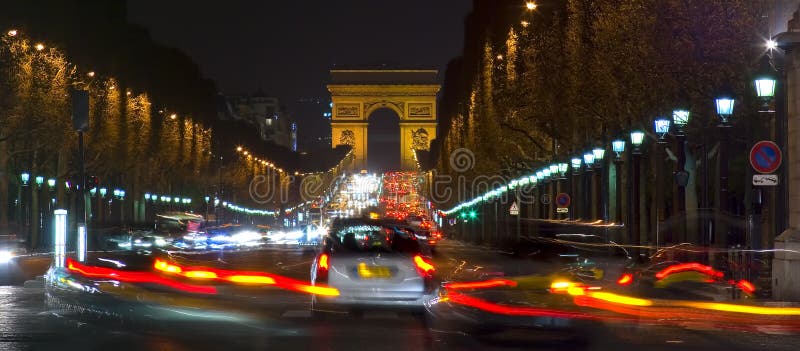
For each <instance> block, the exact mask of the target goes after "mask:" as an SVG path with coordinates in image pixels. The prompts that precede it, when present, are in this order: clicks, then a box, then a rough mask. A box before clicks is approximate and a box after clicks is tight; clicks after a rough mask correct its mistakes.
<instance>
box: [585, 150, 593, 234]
mask: <svg viewBox="0 0 800 351" xmlns="http://www.w3.org/2000/svg"><path fill="white" fill-rule="evenodd" d="M583 163H584V164H586V172H584V174H583V184H584V189H583V198H584V204H583V212H584V215H583V217H584V218H585V219H586V220H587V221H589V220H592V219H594V215H593V213H592V208H593V207H594V206H592V199H593V197H594V187H593V186H592V180H593V179H594V172H593V171H592V166H593V165H594V154H593V153H591V152H589V153H585V154H583Z"/></svg>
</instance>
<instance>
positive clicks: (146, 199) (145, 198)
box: [144, 193, 150, 201]
mask: <svg viewBox="0 0 800 351" xmlns="http://www.w3.org/2000/svg"><path fill="white" fill-rule="evenodd" d="M144 200H145V201H150V193H145V194H144Z"/></svg>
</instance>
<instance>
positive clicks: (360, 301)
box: [311, 219, 438, 313]
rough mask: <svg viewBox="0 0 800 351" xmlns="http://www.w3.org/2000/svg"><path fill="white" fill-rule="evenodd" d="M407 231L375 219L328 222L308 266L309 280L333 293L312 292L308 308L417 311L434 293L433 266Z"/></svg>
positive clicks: (317, 309)
mask: <svg viewBox="0 0 800 351" xmlns="http://www.w3.org/2000/svg"><path fill="white" fill-rule="evenodd" d="M426 251H427V250H426V246H425V245H420V243H419V242H418V241H417V238H416V237H414V235H413V234H411V233H409V232H407V231H403V230H402V229H399V228H398V227H396V226H394V225H392V224H388V223H382V222H380V221H377V220H367V219H345V220H338V221H337V222H336V223H334V225H333V228H332V229H331V230H330V231H329V232H328V234H327V235H326V236H325V238H324V240H323V244H322V250H321V253H320V254H319V255H318V256H317V258H316V259H315V260H314V263H313V264H312V266H311V282H312V284H314V285H326V286H330V287H333V288H336V289H337V290H338V291H339V295H338V296H314V297H313V298H312V310H314V311H315V312H319V311H328V310H353V309H355V310H357V309H359V308H363V307H391V308H403V309H410V310H411V312H417V313H422V312H423V311H424V306H425V302H426V301H428V300H429V299H431V298H432V297H434V296H435V294H436V287H437V286H438V284H437V282H436V281H434V279H435V277H434V272H435V268H434V266H433V263H432V262H431V261H430V258H429V257H430V255H429V253H428V252H426Z"/></svg>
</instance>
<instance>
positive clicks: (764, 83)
mask: <svg viewBox="0 0 800 351" xmlns="http://www.w3.org/2000/svg"><path fill="white" fill-rule="evenodd" d="M753 84H754V85H755V88H756V95H758V98H759V99H761V101H762V102H763V110H762V111H759V112H775V111H774V110H772V109H770V103H771V102H772V99H773V98H774V97H775V86H776V84H777V80H776V78H775V68H774V67H772V64H771V63H770V58H769V56H767V55H764V56H762V57H761V62H760V64H759V68H758V75H757V76H756V78H755V79H753Z"/></svg>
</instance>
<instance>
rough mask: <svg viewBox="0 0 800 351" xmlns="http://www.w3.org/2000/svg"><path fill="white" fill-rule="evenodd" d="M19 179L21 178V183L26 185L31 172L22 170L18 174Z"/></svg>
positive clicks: (29, 179)
mask: <svg viewBox="0 0 800 351" xmlns="http://www.w3.org/2000/svg"><path fill="white" fill-rule="evenodd" d="M19 179H20V180H22V185H28V182H30V181H31V174H30V173H28V172H23V173H22V174H20V175H19Z"/></svg>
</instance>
